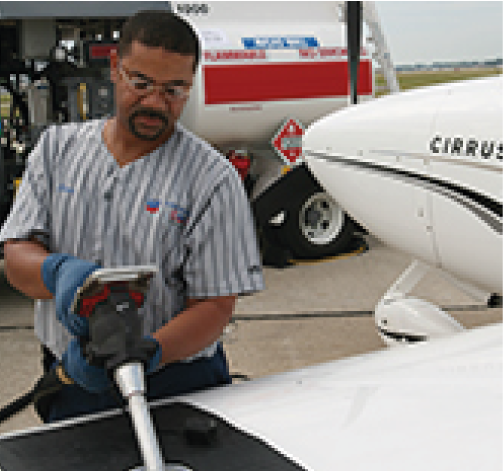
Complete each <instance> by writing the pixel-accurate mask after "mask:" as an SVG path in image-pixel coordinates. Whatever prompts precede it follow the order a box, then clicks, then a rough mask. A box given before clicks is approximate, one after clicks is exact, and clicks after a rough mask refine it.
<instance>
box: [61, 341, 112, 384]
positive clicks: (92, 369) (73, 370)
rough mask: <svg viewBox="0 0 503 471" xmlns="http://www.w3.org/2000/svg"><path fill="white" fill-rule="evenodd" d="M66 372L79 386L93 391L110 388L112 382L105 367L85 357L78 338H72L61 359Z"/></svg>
mask: <svg viewBox="0 0 503 471" xmlns="http://www.w3.org/2000/svg"><path fill="white" fill-rule="evenodd" d="M61 363H62V364H63V368H64V370H65V373H66V374H67V375H68V376H69V377H70V378H71V379H73V381H75V382H76V383H77V384H78V385H79V386H81V387H82V388H84V389H85V390H87V391H89V392H91V393H96V394H99V393H102V392H105V391H106V390H108V389H110V388H111V386H112V382H111V381H110V379H109V378H108V375H107V372H106V371H105V369H104V368H100V367H98V366H92V365H90V364H89V363H88V362H87V361H86V359H85V358H84V354H83V353H82V347H81V345H80V342H79V340H78V339H72V341H71V342H70V343H69V345H68V348H67V349H66V352H65V353H64V354H63V358H62V359H61Z"/></svg>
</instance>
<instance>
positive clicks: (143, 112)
mask: <svg viewBox="0 0 503 471" xmlns="http://www.w3.org/2000/svg"><path fill="white" fill-rule="evenodd" d="M139 116H144V117H145V118H158V119H160V120H161V121H162V122H163V123H164V124H167V123H168V122H169V119H168V117H167V116H166V115H165V114H164V113H162V112H161V111H158V110H153V109H152V108H138V109H136V110H135V111H133V113H131V116H130V117H129V119H130V120H134V119H136V118H138V117H139Z"/></svg>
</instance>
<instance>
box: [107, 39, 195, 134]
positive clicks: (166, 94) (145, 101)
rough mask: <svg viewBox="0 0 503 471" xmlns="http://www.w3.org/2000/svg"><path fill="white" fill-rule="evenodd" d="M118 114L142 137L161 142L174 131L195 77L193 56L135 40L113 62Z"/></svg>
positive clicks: (124, 123)
mask: <svg viewBox="0 0 503 471" xmlns="http://www.w3.org/2000/svg"><path fill="white" fill-rule="evenodd" d="M111 77H112V81H113V82H114V83H115V86H116V95H115V96H116V117H117V119H118V121H119V123H120V124H121V125H122V127H123V128H125V129H128V130H129V132H131V134H133V135H134V136H135V137H136V138H138V139H140V140H143V141H157V140H159V141H160V142H162V141H164V140H165V139H167V138H168V137H169V136H170V135H171V133H172V132H173V129H174V125H175V122H176V121H177V120H178V118H179V117H180V115H181V113H182V111H183V108H184V106H185V103H186V101H187V97H188V93H189V91H190V88H191V86H192V83H193V77H194V57H193V56H190V55H182V54H178V53H176V52H169V51H166V50H164V49H162V48H152V47H148V46H145V45H143V44H141V43H139V42H137V41H133V43H132V45H131V50H130V52H129V54H127V55H125V56H124V57H122V59H120V60H119V59H118V58H117V57H115V58H114V59H113V60H112V63H111Z"/></svg>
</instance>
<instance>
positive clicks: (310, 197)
mask: <svg viewBox="0 0 503 471" xmlns="http://www.w3.org/2000/svg"><path fill="white" fill-rule="evenodd" d="M285 213H286V214H285V216H286V219H285V222H284V224H283V225H282V226H281V227H280V228H278V230H277V231H276V235H277V237H278V238H279V239H280V240H281V242H282V244H283V245H284V246H286V247H288V249H289V250H290V252H291V253H292V255H293V257H294V258H296V259H317V258H321V257H327V256H333V255H337V254H339V253H344V252H346V251H347V250H348V249H349V247H350V244H351V242H352V240H353V235H354V232H355V230H356V225H355V224H354V222H353V221H352V220H351V218H350V217H349V216H348V215H347V214H346V213H345V212H344V211H343V210H342V208H341V207H340V206H339V205H338V204H337V203H336V202H335V201H334V199H333V198H332V197H331V196H330V195H329V194H328V193H326V192H325V191H323V190H322V189H321V188H319V187H314V186H312V187H311V188H309V189H308V190H306V191H303V192H301V193H300V194H298V195H296V196H294V197H293V198H292V200H291V202H290V203H289V204H288V206H287V208H286V211H285Z"/></svg>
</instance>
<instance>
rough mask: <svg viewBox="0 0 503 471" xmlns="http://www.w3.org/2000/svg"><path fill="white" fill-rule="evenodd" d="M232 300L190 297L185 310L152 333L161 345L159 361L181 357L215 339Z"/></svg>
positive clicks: (228, 315) (223, 326)
mask: <svg viewBox="0 0 503 471" xmlns="http://www.w3.org/2000/svg"><path fill="white" fill-rule="evenodd" d="M235 302H236V296H225V297H219V298H213V299H205V300H202V301H194V300H193V301H190V302H189V305H188V307H187V309H186V310H185V311H183V312H182V313H180V314H179V315H178V316H177V317H175V318H174V319H172V320H170V321H169V322H168V323H167V324H166V325H164V326H163V327H161V328H160V329H159V330H158V331H157V332H156V333H155V334H154V335H153V337H155V338H156V340H157V341H158V342H159V343H160V344H161V346H162V359H161V363H172V362H175V361H179V360H183V359H184V358H187V357H190V356H192V355H195V354H196V353H198V352H199V351H201V350H202V349H204V348H205V347H207V346H208V345H211V344H212V343H213V342H214V341H215V340H218V338H219V337H220V336H221V335H222V332H223V330H224V328H225V326H226V325H227V324H228V323H229V321H230V319H231V317H232V313H233V310H234V305H235Z"/></svg>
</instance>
